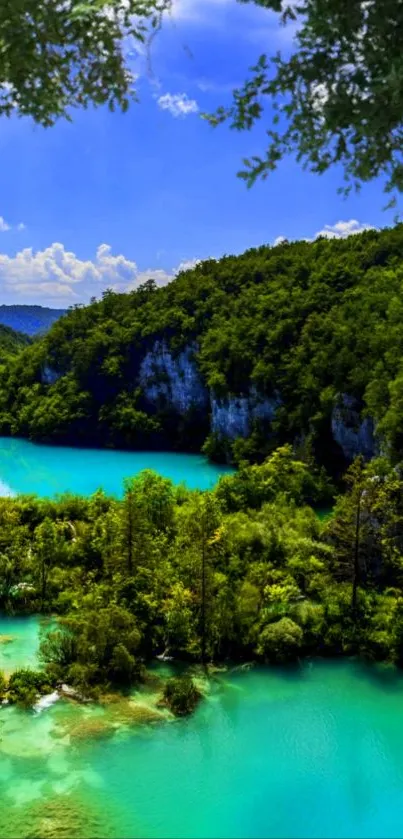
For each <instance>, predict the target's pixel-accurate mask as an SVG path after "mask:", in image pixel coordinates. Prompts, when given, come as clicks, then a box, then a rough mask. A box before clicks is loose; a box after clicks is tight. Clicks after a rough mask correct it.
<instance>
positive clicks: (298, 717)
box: [0, 618, 403, 839]
mask: <svg viewBox="0 0 403 839" xmlns="http://www.w3.org/2000/svg"><path fill="white" fill-rule="evenodd" d="M34 620H35V619H32V618H31V619H29V620H27V621H26V622H25V624H24V619H18V621H17V622H16V624H15V634H16V636H18V637H16V640H15V645H16V646H15V651H16V655H18V661H19V662H20V661H21V639H22V636H23V634H24V625H25V630H26V635H27V640H26V652H27V656H28V658H29V660H30V661H32V656H33V655H34V653H35V643H34V632H33V624H32V621H34ZM12 632H13V625H12V621H10V619H6V620H5V619H1V618H0V635H2V634H3V636H4V635H5V634H8V635H9V634H12ZM13 643H14V642H10V643H9V644H8V646H9V648H10V653H11V649H12V645H13ZM137 698H138V697H137ZM141 698H142V697H141V695H140V699H141ZM142 701H143V702H145V703H146V702H147V697H143V698H142ZM402 704H403V676H402V675H401V674H399V673H398V672H396V671H395V670H393V669H389V670H388V669H383V668H381V667H368V666H365V665H363V664H359V663H357V662H353V661H347V660H344V661H316V662H311V663H306V664H304V665H303V666H302V667H301V668H296V669H294V670H286V669H284V670H283V669H278V670H277V669H271V670H270V669H268V668H260V667H256V668H253V669H251V670H249V671H242V670H236V671H233V672H227V673H220V674H218V675H217V677H216V678H215V679H214V680H213V681H212V682H211V689H210V693H209V695H208V696H207V698H206V699H205V700H204V701H203V702H202V704H201V705H200V706H199V708H198V710H197V712H196V713H195V715H194V716H192V717H190V718H189V719H187V720H179V721H169V720H162V721H161V722H157V723H153V724H142V725H139V724H137V725H134V726H133V725H132V726H130V725H125V724H123V725H122V724H119V725H117V724H116V726H115V728H113V727H112V729H111V727H110V721H111V719H113V717H112V716H111V710H110V709H109V711H105V710H103V709H102V708H100V707H98V706H91V705H90V706H88V705H87V706H78V705H75V704H73V703H68V702H67V701H65V700H59V701H58V702H56V703H55V704H54V705H53V706H52V707H51V708H49V709H47V710H43V711H42V712H41V713H35V712H23V711H19V710H18V709H15V708H7V707H3V708H1V709H0V800H1V802H2V808H0V837H1V839H8V837H11V839H18V838H19V837H21V839H26V838H27V837H28V836H40V837H41V839H47V837H49V839H50V837H55V839H56V837H62V839H63V837H66V839H67V837H68V836H72V835H74V836H75V837H78V838H79V839H93V837H94V836H100V835H101V836H103V837H105V839H118V837H122V839H139V838H140V837H143V839H157V837H161V839H171V837H172V838H173V837H179V839H185V837H194V838H195V839H196V838H197V839H202V837H205V839H209V838H210V837H222V839H224V837H225V839H227V837H228V839H229V837H234V839H238V837H239V839H246V837H251V839H255V837H256V839H263V837H268V838H269V839H275V837H281V839H283V837H284V839H285V837H288V838H289V839H294V837H295V839H305V837H315V839H316V837H326V838H327V837H329V839H330V837H343V839H344V837H345V838H346V839H347V837H354V838H355V837H371V839H372V837H401V836H402V835H403V808H402V801H403V726H402ZM108 713H109V716H108ZM108 721H109V722H108ZM107 723H108V725H109V730H108V729H107V728H105V730H104V731H103V725H106V724H107Z"/></svg>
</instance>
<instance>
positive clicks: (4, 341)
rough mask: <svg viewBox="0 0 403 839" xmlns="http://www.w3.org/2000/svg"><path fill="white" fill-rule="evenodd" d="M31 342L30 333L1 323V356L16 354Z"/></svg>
mask: <svg viewBox="0 0 403 839" xmlns="http://www.w3.org/2000/svg"><path fill="white" fill-rule="evenodd" d="M30 343H31V341H30V339H29V337H28V335H24V334H23V333H22V332H16V331H15V330H14V329H11V327H9V326H2V325H1V324H0V358H1V359H3V358H4V356H8V355H14V354H15V353H17V352H19V351H20V350H21V349H22V348H23V347H27V346H28V345H29V344H30Z"/></svg>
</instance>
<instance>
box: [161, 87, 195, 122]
mask: <svg viewBox="0 0 403 839" xmlns="http://www.w3.org/2000/svg"><path fill="white" fill-rule="evenodd" d="M157 103H158V105H159V107H160V108H162V110H163V111H169V113H170V114H172V116H173V117H186V116H189V114H197V112H198V110H199V106H198V104H197V102H196V100H195V99H189V97H188V96H187V94H186V93H164V94H163V95H162V96H159V97H158V99H157Z"/></svg>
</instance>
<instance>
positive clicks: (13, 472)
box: [0, 437, 233, 497]
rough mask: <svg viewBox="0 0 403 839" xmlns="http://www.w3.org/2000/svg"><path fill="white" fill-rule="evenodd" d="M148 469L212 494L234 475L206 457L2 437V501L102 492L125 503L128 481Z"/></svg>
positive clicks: (0, 460) (177, 482) (0, 485)
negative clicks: (125, 482) (22, 496)
mask: <svg viewBox="0 0 403 839" xmlns="http://www.w3.org/2000/svg"><path fill="white" fill-rule="evenodd" d="M143 469H154V470H155V471H156V472H159V473H160V474H161V475H164V477H166V478H170V479H171V480H172V481H173V482H174V483H175V484H179V483H181V482H185V483H186V485H187V486H188V487H189V488H190V489H196V488H197V489H209V488H211V487H213V486H214V484H216V483H217V481H218V479H219V477H220V475H222V474H228V472H231V471H233V470H231V469H229V468H228V467H225V466H219V465H217V464H213V463H210V462H209V461H208V460H207V459H206V458H204V457H202V456H201V455H192V454H177V453H175V452H123V451H112V450H109V449H75V448H69V447H64V446H63V447H62V446H42V445H37V444H35V443H30V442H29V441H28V440H19V439H18V440H17V439H12V438H9V437H0V495H16V494H19V493H28V494H32V493H34V494H35V495H39V496H42V497H46V496H47V497H52V496H54V495H57V494H59V493H63V492H73V493H76V494H78V495H87V496H88V495H91V494H92V493H93V492H95V491H96V490H97V489H99V488H100V487H102V489H104V490H105V492H106V493H107V494H108V495H115V496H118V497H119V496H121V495H122V487H123V480H124V478H129V477H133V476H134V475H137V474H138V473H139V472H141V471H142V470H143Z"/></svg>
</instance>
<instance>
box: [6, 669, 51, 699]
mask: <svg viewBox="0 0 403 839" xmlns="http://www.w3.org/2000/svg"><path fill="white" fill-rule="evenodd" d="M52 687H53V684H52V682H51V681H50V679H49V675H48V674H47V673H44V672H43V671H40V670H15V672H14V673H12V674H11V676H10V678H9V682H8V690H7V696H8V699H9V700H10V702H11V703H13V704H16V705H21V706H23V707H24V708H28V707H30V706H31V705H34V704H35V701H36V699H37V697H38V694H39V695H41V694H46V693H51V691H52Z"/></svg>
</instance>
